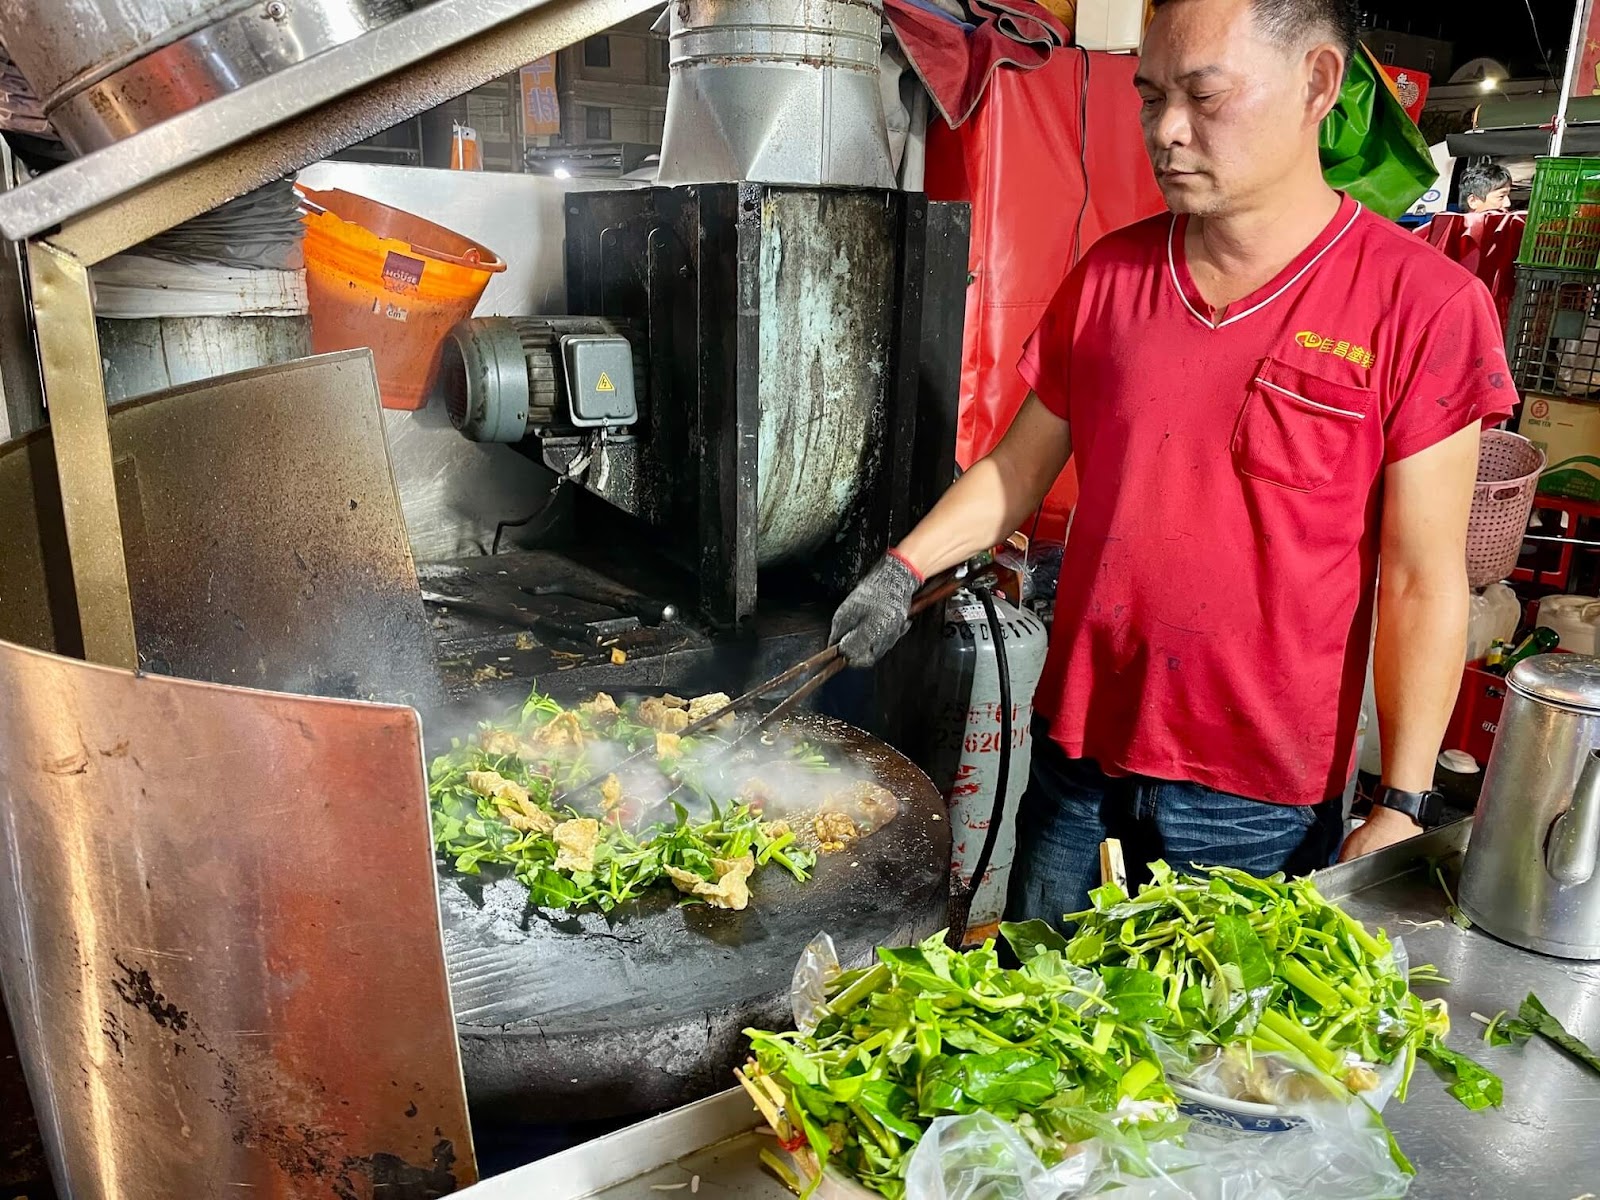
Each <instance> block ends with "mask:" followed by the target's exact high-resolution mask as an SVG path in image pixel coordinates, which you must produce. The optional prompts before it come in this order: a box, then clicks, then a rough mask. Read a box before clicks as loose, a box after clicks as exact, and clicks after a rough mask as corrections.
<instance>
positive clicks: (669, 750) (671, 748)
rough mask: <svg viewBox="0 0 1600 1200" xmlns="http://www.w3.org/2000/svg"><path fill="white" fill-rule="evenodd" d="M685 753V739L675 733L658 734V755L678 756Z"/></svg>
mask: <svg viewBox="0 0 1600 1200" xmlns="http://www.w3.org/2000/svg"><path fill="white" fill-rule="evenodd" d="M682 753H683V739H682V738H681V737H679V736H678V735H677V734H675V733H658V734H656V757H657V758H676V757H677V756H678V755H680V754H682Z"/></svg>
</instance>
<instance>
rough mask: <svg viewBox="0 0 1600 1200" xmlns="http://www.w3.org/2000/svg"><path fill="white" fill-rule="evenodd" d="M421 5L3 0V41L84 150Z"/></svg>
mask: <svg viewBox="0 0 1600 1200" xmlns="http://www.w3.org/2000/svg"><path fill="white" fill-rule="evenodd" d="M422 2H423V0H315V2H314V3H313V2H311V0H137V2H136V3H130V0H0V42H3V43H4V44H5V47H6V49H7V51H8V52H9V53H10V54H11V57H12V59H13V60H15V62H16V64H17V66H18V68H19V69H20V70H21V71H22V74H23V75H24V76H25V77H26V78H27V80H28V83H29V84H30V85H32V87H33V91H34V94H35V95H37V96H38V97H39V99H40V101H41V102H42V103H43V105H44V111H45V115H46V116H47V117H49V118H50V121H51V124H52V125H54V126H55V129H56V132H57V133H58V134H60V136H61V140H62V141H64V142H66V143H67V145H68V146H70V147H71V148H72V149H73V150H75V151H76V152H78V153H79V154H86V153H88V152H89V151H91V150H97V149H99V148H100V147H102V146H106V145H109V144H110V143H112V142H115V141H118V140H120V139H121V138H125V137H128V136H130V135H131V134H135V133H138V132H139V131H140V130H141V129H148V128H149V127H150V126H152V125H155V124H157V123H158V122H160V121H164V120H166V119H167V118H168V117H171V116H175V115H177V114H178V113H180V112H183V111H184V110H185V109H189V108H193V107H194V106H195V105H197V104H201V103H203V102H205V101H207V100H211V99H213V98H215V97H217V96H220V95H222V94H223V93H225V92H231V91H233V90H235V89H237V88H241V87H243V86H245V85H246V84H248V83H254V82H255V81H256V80H258V79H263V78H265V77H266V76H268V75H271V74H272V73H273V72H275V71H278V70H281V69H282V68H284V67H287V66H292V65H293V64H295V63H298V62H303V61H304V60H306V59H308V58H310V57H312V56H313V55H315V54H320V53H321V52H322V51H324V50H327V49H330V48H332V47H334V46H337V45H340V44H341V43H344V42H347V41H350V40H351V39H352V38H355V37H359V36H360V35H361V34H363V33H365V32H367V31H368V30H369V29H374V28H376V27H377V26H379V25H382V24H385V23H386V22H388V21H390V20H393V19H394V18H395V17H397V16H401V15H403V14H405V13H407V12H409V11H410V10H411V9H412V8H415V7H420V4H421V3H422Z"/></svg>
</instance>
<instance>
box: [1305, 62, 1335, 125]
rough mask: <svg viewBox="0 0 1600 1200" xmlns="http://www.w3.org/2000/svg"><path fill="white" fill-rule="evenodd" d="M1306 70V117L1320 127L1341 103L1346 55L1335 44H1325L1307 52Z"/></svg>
mask: <svg viewBox="0 0 1600 1200" xmlns="http://www.w3.org/2000/svg"><path fill="white" fill-rule="evenodd" d="M1306 68H1307V69H1306V116H1307V117H1308V118H1309V119H1310V121H1311V122H1312V124H1315V125H1320V124H1322V118H1323V117H1325V116H1327V115H1328V114H1329V113H1330V112H1332V111H1333V106H1334V105H1335V104H1337V103H1338V102H1339V89H1340V86H1341V85H1342V84H1343V83H1344V55H1343V54H1341V53H1340V52H1339V50H1338V48H1337V47H1336V46H1334V45H1333V43H1331V42H1324V43H1322V44H1321V45H1320V46H1313V47H1312V48H1311V49H1310V50H1308V51H1306Z"/></svg>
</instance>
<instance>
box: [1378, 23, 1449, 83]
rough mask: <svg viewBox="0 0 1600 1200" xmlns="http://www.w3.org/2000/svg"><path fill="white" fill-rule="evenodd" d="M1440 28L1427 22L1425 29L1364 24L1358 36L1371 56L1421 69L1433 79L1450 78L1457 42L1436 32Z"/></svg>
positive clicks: (1390, 64)
mask: <svg viewBox="0 0 1600 1200" xmlns="http://www.w3.org/2000/svg"><path fill="white" fill-rule="evenodd" d="M1440 32H1442V31H1441V30H1437V29H1435V28H1434V27H1433V26H1432V25H1428V26H1426V30H1425V31H1414V30H1412V29H1411V28H1405V29H1393V28H1389V27H1388V26H1386V25H1373V26H1367V25H1365V24H1363V27H1362V29H1361V31H1360V33H1359V34H1358V35H1357V36H1358V37H1359V38H1360V39H1361V44H1362V45H1363V46H1365V47H1366V48H1367V49H1368V50H1370V51H1372V57H1373V58H1375V59H1377V60H1378V62H1379V63H1381V64H1382V65H1383V66H1386V67H1406V68H1409V69H1410V70H1413V71H1422V72H1424V73H1425V74H1427V75H1429V76H1431V77H1432V78H1434V79H1447V78H1449V76H1450V70H1451V57H1452V56H1453V55H1454V53H1455V43H1454V42H1450V41H1446V40H1445V39H1444V38H1443V37H1440V36H1436V35H1437V34H1438V33H1440Z"/></svg>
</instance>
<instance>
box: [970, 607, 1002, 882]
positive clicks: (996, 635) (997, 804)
mask: <svg viewBox="0 0 1600 1200" xmlns="http://www.w3.org/2000/svg"><path fill="white" fill-rule="evenodd" d="M978 602H979V603H980V604H982V605H983V615H984V617H985V618H986V619H987V620H988V622H989V636H990V637H992V638H993V639H994V666H995V673H996V674H997V675H998V676H999V677H1000V765H999V767H998V768H997V769H996V770H995V786H994V809H993V811H991V812H990V814H989V828H988V830H987V831H985V833H984V836H983V849H982V850H979V851H978V861H977V864H976V865H975V866H974V867H973V868H972V883H971V890H972V891H974V892H976V891H977V890H978V885H979V884H981V883H982V882H983V875H984V872H985V871H987V870H988V869H989V859H990V858H991V857H993V855H994V844H995V841H996V839H997V838H998V837H999V836H1000V822H1001V821H1003V820H1004V819H1005V815H1006V785H1007V784H1009V783H1010V781H1011V663H1010V661H1009V659H1008V658H1007V656H1006V638H1005V629H1004V628H1003V627H1002V626H1001V624H1000V614H999V612H998V611H997V610H996V609H995V606H994V597H993V596H991V595H990V594H989V590H988V589H987V588H980V589H979V590H978Z"/></svg>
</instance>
